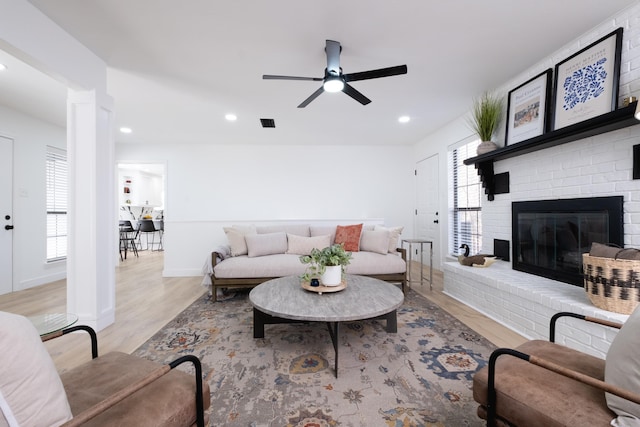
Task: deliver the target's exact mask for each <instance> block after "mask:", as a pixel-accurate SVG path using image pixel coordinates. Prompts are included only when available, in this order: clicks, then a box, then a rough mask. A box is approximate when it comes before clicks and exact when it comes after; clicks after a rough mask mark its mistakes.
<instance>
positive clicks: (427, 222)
mask: <svg viewBox="0 0 640 427" xmlns="http://www.w3.org/2000/svg"><path fill="white" fill-rule="evenodd" d="M439 188H440V183H439V174H438V155H437V154H436V155H434V156H431V157H429V158H426V159H424V160H421V161H419V162H418V163H417V164H416V191H417V194H416V212H415V214H416V230H417V234H418V235H417V238H418V239H426V240H431V241H432V242H433V268H434V269H440V252H441V250H440V249H441V248H440V212H438V206H440V205H439V203H438V190H439ZM428 246H429V245H425V248H424V254H423V257H424V259H423V263H424V264H425V265H428V264H429V249H428ZM414 256H415V254H414Z"/></svg>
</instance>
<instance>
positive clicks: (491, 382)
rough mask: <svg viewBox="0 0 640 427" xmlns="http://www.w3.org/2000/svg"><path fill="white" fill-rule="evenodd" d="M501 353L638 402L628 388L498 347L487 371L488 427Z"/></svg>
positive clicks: (637, 396)
mask: <svg viewBox="0 0 640 427" xmlns="http://www.w3.org/2000/svg"><path fill="white" fill-rule="evenodd" d="M502 355H509V356H513V357H517V358H519V359H522V360H524V361H525V362H528V363H531V364H533V365H536V366H539V367H541V368H543V369H547V370H549V371H552V372H555V373H557V374H559V375H562V376H565V377H567V378H571V379H573V380H576V381H579V382H581V383H584V384H587V385H589V386H591V387H595V388H597V389H600V390H603V391H604V392H607V393H611V394H614V395H616V396H619V397H621V398H623V399H626V400H630V401H632V402H634V403H638V404H640V394H637V393H633V392H631V391H629V390H626V389H623V388H621V387H617V386H614V385H612V384H609V383H606V382H604V381H601V380H598V379H596V378H593V377H590V376H588V375H585V374H583V373H580V372H576V371H574V370H571V369H567V368H565V367H562V366H560V365H558V364H556V363H553V362H550V361H548V360H546V359H543V358H541V357H538V356H532V355H529V354H526V353H522V352H520V351H518V350H513V349H510V348H499V349H497V350H494V351H493V353H491V356H490V357H489V372H488V374H489V378H488V382H487V386H488V394H489V395H488V396H487V426H488V427H495V426H496V388H495V375H496V361H497V360H498V357H500V356H502Z"/></svg>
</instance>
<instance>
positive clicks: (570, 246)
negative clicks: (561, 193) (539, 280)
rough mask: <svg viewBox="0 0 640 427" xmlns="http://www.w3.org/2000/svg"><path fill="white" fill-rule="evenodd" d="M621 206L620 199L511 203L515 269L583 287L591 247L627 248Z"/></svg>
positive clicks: (616, 197) (620, 197) (600, 198)
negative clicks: (585, 261) (584, 259)
mask: <svg viewBox="0 0 640 427" xmlns="http://www.w3.org/2000/svg"><path fill="white" fill-rule="evenodd" d="M622 206H623V197H622V196H613V197H591V198H577V199H557V200H538V201H528V202H513V203H512V233H513V268H514V269H515V270H519V271H524V272H527V273H531V274H535V275H538V276H542V277H547V278H550V279H554V280H558V281H560V282H565V283H570V284H572V285H577V286H582V285H583V283H582V254H583V253H585V252H589V249H590V248H591V244H592V243H593V242H598V243H605V244H608V243H610V244H615V245H618V246H620V247H622V246H623V243H624V242H623V241H624V229H623V223H624V222H623V217H622V215H623V207H622Z"/></svg>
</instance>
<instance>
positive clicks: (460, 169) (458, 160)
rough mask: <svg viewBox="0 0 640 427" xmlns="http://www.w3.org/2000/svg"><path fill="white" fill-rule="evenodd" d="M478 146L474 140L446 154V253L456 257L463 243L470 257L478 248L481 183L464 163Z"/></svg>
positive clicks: (480, 217) (480, 240)
mask: <svg viewBox="0 0 640 427" xmlns="http://www.w3.org/2000/svg"><path fill="white" fill-rule="evenodd" d="M479 144H480V140H474V141H471V142H468V143H466V144H462V145H458V146H456V147H455V148H451V149H449V151H448V168H447V170H448V175H449V253H450V254H452V255H456V256H457V255H458V254H459V253H460V246H461V245H463V244H467V245H469V249H470V251H471V254H474V253H478V252H479V251H480V248H481V247H482V216H481V210H482V208H481V197H482V184H481V182H480V177H479V176H478V173H477V171H476V170H475V168H474V167H473V166H467V165H465V164H464V160H465V159H468V158H469V157H474V156H475V155H476V149H477V147H478V145H479Z"/></svg>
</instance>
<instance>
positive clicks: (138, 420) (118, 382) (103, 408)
mask: <svg viewBox="0 0 640 427" xmlns="http://www.w3.org/2000/svg"><path fill="white" fill-rule="evenodd" d="M80 330H82V331H86V332H88V333H89V335H90V336H91V347H92V360H91V361H89V362H87V363H85V364H83V365H81V366H78V367H76V368H73V369H71V370H70V371H67V372H64V373H62V374H61V375H60V379H61V380H62V384H63V386H64V389H65V391H66V393H67V398H68V401H69V405H70V407H71V412H72V414H73V419H71V420H70V421H68V422H67V423H65V424H63V425H64V426H66V427H71V426H79V425H82V426H104V425H110V426H136V427H140V426H149V427H151V426H154V427H158V426H165V427H169V426H176V427H177V426H179V427H190V426H199V427H200V426H202V427H203V426H205V425H206V424H207V421H208V420H207V419H206V415H205V410H207V409H208V408H209V405H210V396H209V385H208V384H207V383H206V382H203V381H202V368H201V365H200V360H199V359H198V358H197V357H196V356H193V355H188V356H183V357H180V358H178V359H176V360H175V361H173V362H171V363H169V364H167V365H163V364H159V363H156V362H152V361H150V360H146V359H143V358H140V357H136V356H132V355H129V354H126V353H121V352H110V353H107V354H105V355H103V356H100V357H98V344H97V338H96V334H95V332H94V331H93V329H91V328H90V327H88V326H73V327H70V328H67V329H64V330H62V331H60V332H59V333H56V334H53V335H49V336H47V337H46V338H43V340H47V339H52V338H57V337H58V336H62V335H65V334H68V333H70V332H74V331H80ZM185 362H189V363H191V364H193V368H194V371H195V372H194V374H187V373H185V372H182V371H179V370H176V369H174V368H175V367H177V366H179V365H181V364H183V363H185Z"/></svg>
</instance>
